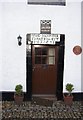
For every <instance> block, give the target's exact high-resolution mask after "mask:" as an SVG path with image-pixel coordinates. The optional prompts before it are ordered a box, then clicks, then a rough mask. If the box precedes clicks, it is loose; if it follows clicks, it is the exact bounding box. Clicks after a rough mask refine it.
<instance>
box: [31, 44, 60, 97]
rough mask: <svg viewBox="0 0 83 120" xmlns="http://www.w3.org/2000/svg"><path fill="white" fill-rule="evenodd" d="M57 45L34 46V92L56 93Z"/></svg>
mask: <svg viewBox="0 0 83 120" xmlns="http://www.w3.org/2000/svg"><path fill="white" fill-rule="evenodd" d="M57 61H58V47H57V46H44V45H33V46H32V94H33V95H34V94H36V95H38V94H39V95H41V94H42V95H44V94H51V95H52V94H56V84H57Z"/></svg>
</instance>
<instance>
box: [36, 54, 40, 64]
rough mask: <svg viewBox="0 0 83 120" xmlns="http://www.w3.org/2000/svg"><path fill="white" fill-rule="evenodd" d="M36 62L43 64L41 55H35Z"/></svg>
mask: <svg viewBox="0 0 83 120" xmlns="http://www.w3.org/2000/svg"><path fill="white" fill-rule="evenodd" d="M35 64H41V57H37V56H35Z"/></svg>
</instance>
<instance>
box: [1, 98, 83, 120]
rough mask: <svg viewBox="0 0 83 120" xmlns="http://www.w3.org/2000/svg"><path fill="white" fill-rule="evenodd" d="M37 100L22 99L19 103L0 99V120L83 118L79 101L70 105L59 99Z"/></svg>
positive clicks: (80, 119)
mask: <svg viewBox="0 0 83 120" xmlns="http://www.w3.org/2000/svg"><path fill="white" fill-rule="evenodd" d="M37 101H38V99H37V100H36V99H33V100H32V101H23V103H22V104H21V105H17V104H16V103H15V101H2V102H1V101H0V117H1V120H83V104H81V102H80V101H73V104H72V105H71V106H69V105H66V104H65V103H64V101H60V100H59V101H57V100H51V101H47V100H45V99H43V100H39V101H38V102H37ZM42 101H43V102H42ZM46 103H48V104H46ZM1 110H2V111H1Z"/></svg>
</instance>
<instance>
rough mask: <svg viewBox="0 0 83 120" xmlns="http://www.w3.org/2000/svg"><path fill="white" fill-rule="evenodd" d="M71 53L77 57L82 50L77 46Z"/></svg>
mask: <svg viewBox="0 0 83 120" xmlns="http://www.w3.org/2000/svg"><path fill="white" fill-rule="evenodd" d="M73 52H74V54H75V55H79V54H81V52H82V48H81V47H80V46H79V45H77V46H75V47H74V48H73Z"/></svg>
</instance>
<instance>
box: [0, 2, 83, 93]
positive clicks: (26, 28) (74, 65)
mask: <svg viewBox="0 0 83 120" xmlns="http://www.w3.org/2000/svg"><path fill="white" fill-rule="evenodd" d="M0 5H1V13H2V16H1V17H2V21H1V24H2V26H1V28H2V29H1V31H2V34H1V37H2V39H1V40H2V41H1V43H2V45H1V53H2V56H1V57H2V63H1V65H2V70H1V71H2V75H0V78H1V80H0V83H1V81H2V88H1V87H0V91H13V90H14V88H15V85H16V84H18V83H21V84H23V87H24V90H25V91H26V34H27V33H40V20H43V19H45V20H46V19H47V20H51V21H52V33H60V34H65V36H66V38H65V61H64V63H65V64H64V82H63V91H65V84H66V83H67V82H70V83H73V84H74V87H75V89H74V92H81V55H78V56H76V55H74V54H73V52H72V49H73V47H74V46H75V45H81V2H69V3H67V6H47V5H46V6H43V5H27V4H26V2H1V3H0ZM19 34H20V35H21V36H22V43H23V44H22V46H18V44H17V36H18V35H19Z"/></svg>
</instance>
